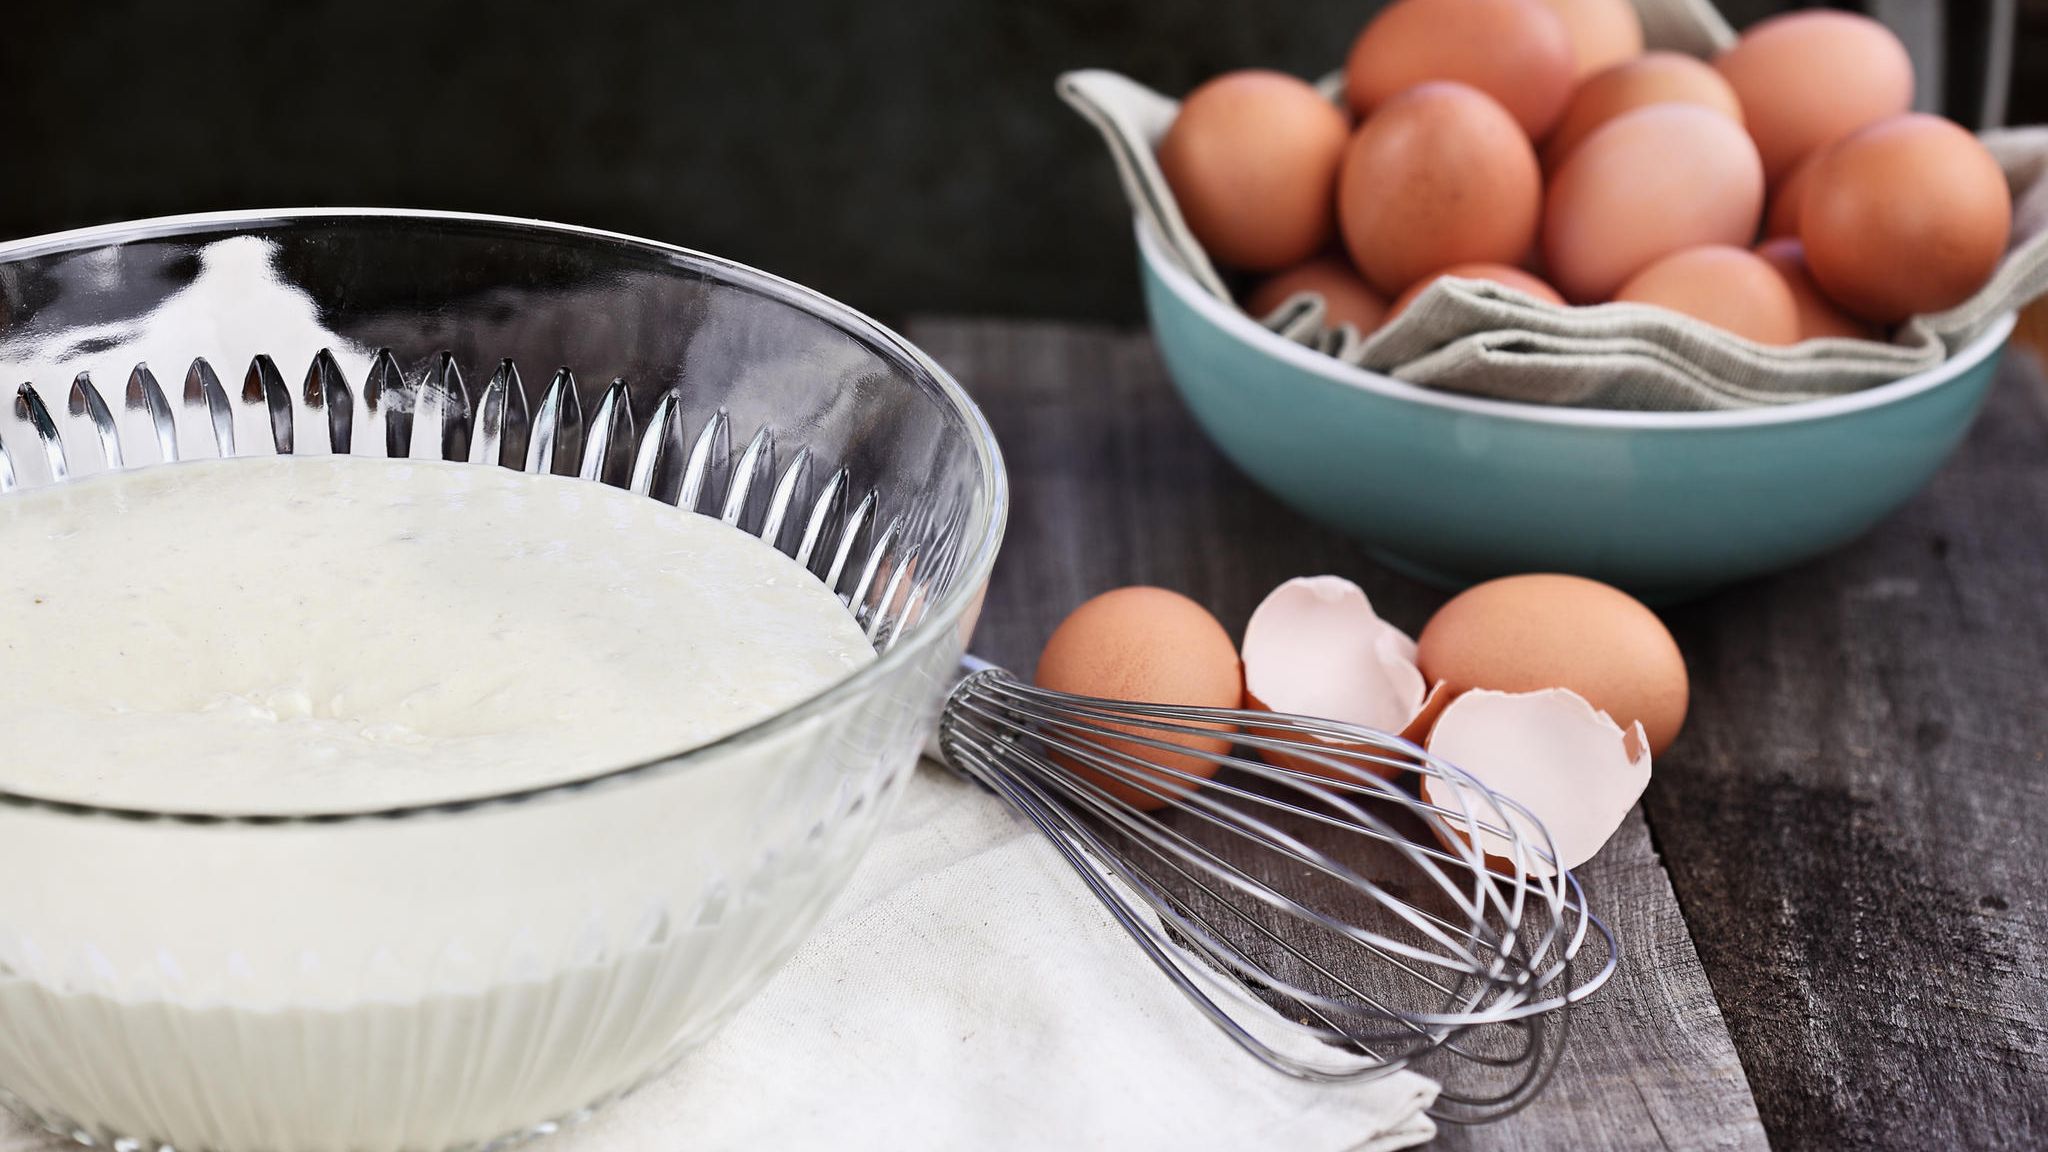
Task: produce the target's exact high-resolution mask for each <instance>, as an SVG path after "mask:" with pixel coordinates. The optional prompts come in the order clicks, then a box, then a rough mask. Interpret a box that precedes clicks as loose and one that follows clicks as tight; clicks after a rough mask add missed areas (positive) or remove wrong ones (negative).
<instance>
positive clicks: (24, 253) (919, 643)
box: [0, 207, 1010, 827]
mask: <svg viewBox="0 0 2048 1152" xmlns="http://www.w3.org/2000/svg"><path fill="white" fill-rule="evenodd" d="M330 219H331V220H339V221H346V220H351V219H359V220H363V219H375V220H399V221H415V222H420V223H429V224H430V223H435V222H446V223H451V224H458V225H481V226H483V227H484V228H485V229H487V230H488V229H501V230H506V231H510V232H515V233H527V234H535V233H537V234H540V235H543V236H550V235H551V236H556V237H580V238H583V239H588V240H597V241H602V242H604V243H607V244H612V245H618V246H622V247H626V248H629V249H638V250H640V251H642V252H644V253H651V254H655V255H659V256H662V257H665V258H667V259H670V260H679V261H681V262H682V263H684V264H686V265H689V266H692V267H695V268H698V269H701V270H706V271H709V272H712V273H713V274H714V278H715V279H719V280H721V281H724V282H727V283H733V284H738V285H741V286H743V287H747V288H751V289H753V290H755V291H758V292H760V293H761V294H763V295H765V296H768V297H770V298H772V299H774V300H776V301H777V302H779V303H781V304H783V305H785V306H788V307H791V308H794V309H796V310H798V311H800V312H803V313H805V314H807V315H810V316H812V317H814V318H816V319H819V320H822V321H824V322H825V323H827V324H830V325H832V326H833V327H835V328H837V329H839V330H841V331H843V332H846V333H848V334H850V335H853V336H856V337H859V338H862V339H865V340H867V341H869V342H871V343H873V344H875V345H877V346H879V347H881V348H883V349H885V350H886V351H887V352H888V353H890V354H892V355H893V356H895V357H898V358H900V359H901V361H903V362H904V363H906V364H907V365H908V366H909V367H911V368H912V369H914V370H916V371H917V372H921V373H922V374H923V375H924V376H925V378H926V380H927V381H928V382H929V383H930V384H931V385H932V386H933V389H934V390H935V392H936V396H935V399H936V400H938V401H939V402H940V403H941V404H942V405H943V406H945V407H947V408H949V409H950V410H951V412H952V413H953V415H954V416H955V417H956V418H958V419H959V420H960V421H961V423H962V424H963V425H964V427H965V429H966V431H967V434H968V438H969V440H970V441H971V447H972V451H973V453H974V460H975V464H976V465H977V467H978V470H979V472H980V474H981V482H982V494H981V497H980V498H979V499H978V500H977V501H976V505H977V507H976V508H975V509H974V510H973V511H974V513H975V516H976V519H978V520H979V521H980V522H981V523H980V530H979V531H978V532H975V533H973V535H972V536H971V537H970V539H969V541H968V544H967V547H968V551H967V552H966V557H967V562H966V563H965V564H963V565H962V566H961V568H960V570H959V574H958V576H957V578H956V581H955V583H954V586H953V587H952V588H951V589H949V590H948V591H947V592H946V594H945V596H944V597H942V598H941V599H940V600H939V602H938V603H937V604H936V605H935V606H934V608H933V610H932V612H931V613H930V614H928V615H927V616H926V617H925V618H924V619H923V620H921V621H919V622H918V624H917V626H916V627H915V628H913V629H912V630H911V632H910V634H909V635H907V636H906V637H905V638H904V641H903V642H902V643H900V644H897V645H895V646H893V647H891V648H890V649H889V650H888V651H887V652H884V653H882V654H881V655H880V656H879V657H878V658H877V659H876V660H875V661H874V663H872V664H869V665H867V666H866V667H864V668H861V669H860V670H859V671H856V672H855V673H853V675H851V676H848V677H846V678H845V679H842V680H839V681H837V682H835V683H833V684H831V685H829V686H827V687H826V688H824V689H822V690H821V691H819V692H817V693H814V694H813V695H811V696H808V697H806V698H805V699H803V700H800V701H798V702H797V703H795V704H793V705H790V706H789V707H787V708H784V709H782V710H781V711H779V712H776V713H775V714H773V715H771V716H768V717H765V718H763V719H761V720H757V721H755V722H754V723H752V724H749V725H747V726H746V727H744V728H741V729H739V730H738V731H735V732H731V733H728V734H726V735H725V736H722V737H720V738H718V739H716V740H713V741H711V742H709V743H706V744H698V745H693V746H691V747H689V748H686V749H683V750H681V751H679V752H674V753H670V754H668V755H664V756H659V757H656V758H653V759H650V760H642V761H637V762H635V763H631V764H625V765H621V766H619V767H615V768H606V769H602V770H600V771H597V772H591V773H586V774H584V775H582V776H577V777H573V778H570V779H567V780H560V781H555V782H553V783H549V784H542V785H534V786H530V787H526V788H519V789H513V790H509V791H504V792H494V793H489V794H485V795H478V796H471V797H461V798H455V799H448V800H437V801H430V802H425V803H416V804H403V805H395V806H390V807H384V808H372V809H337V810H334V811H322V812H310V813H291V812H275V813H273V812H258V813H236V812H200V811H181V810H158V809H151V808H129V807H121V806H117V805H105V804H90V803H85V802H82V801H73V800H60V799H56V798H53V797H45V796H37V795H34V794H31V793H25V792H17V791H13V790H11V789H7V788H0V808H15V809H32V810H37V811H41V812H46V813H52V814H56V815H60V816H69V817H81V818H98V819H111V820H118V821H124V822H132V823H162V824H180V825H198V826H208V825H238V826H256V827H272V826H305V825H333V824H348V823H360V822H366V821H380V822H388V821H395V820H405V819H413V818H418V817H427V816H452V815H457V814H461V813H465V812H470V811H475V810H478V809H486V808H498V807H504V806H508V805H515V804H524V803H527V802H530V801H534V800H539V799H543V798H548V797H557V796H563V795H568V794H571V793H576V792H582V791H587V790H590V789H594V788H598V787H606V786H613V785H617V784H620V783H623V782H626V781H629V780H637V779H640V778H642V777H647V776H655V775H667V774H669V773H670V772H679V771H683V770H685V769H687V768H689V767H691V766H693V765H697V764H701V763H704V762H706V761H710V760H715V759H717V758H719V757H722V756H724V755H727V754H730V753H732V752H733V751H735V750H738V749H743V748H746V747H748V746H750V745H754V744H758V743H760V742H762V741H764V740H766V739H768V738H770V737H773V736H775V735H776V734H778V733H780V732H782V731H784V730H786V729H788V728H791V727H794V726H796V725H798V724H801V723H803V722H805V721H806V720H809V719H811V718H813V717H816V716H818V715H820V714H822V713H825V712H828V711H830V710H831V709H833V708H834V707H836V706H837V705H839V704H840V703H841V702H843V701H845V700H847V699H849V698H851V697H854V696H857V695H859V694H861V693H862V692H864V691H866V690H867V689H869V688H870V687H872V686H874V685H876V684H877V683H879V682H881V681H884V680H886V679H888V678H889V677H890V676H891V675H892V674H893V673H895V672H896V671H897V670H898V669H900V668H902V667H903V666H904V665H905V664H907V663H909V662H910V661H911V660H912V659H914V658H915V657H916V656H918V655H919V654H920V653H922V652H924V651H925V650H926V649H928V648H929V647H930V646H931V645H933V644H935V643H937V642H938V638H939V637H941V636H945V635H950V634H952V633H953V632H954V631H955V630H956V629H957V628H958V627H959V622H960V618H961V617H962V616H963V615H964V614H965V613H966V611H967V609H968V606H969V605H970V604H972V603H974V602H975V601H976V600H978V599H979V598H980V597H981V595H982V593H983V590H984V588H985V587H986V585H987V582H988V577H989V574H990V573H991V572H992V571H993V570H994V568H995V560H996V553H997V551H998V550H999V549H1000V547H1001V545H1002V539H1003V530H1004V527H1005V525H1006V523H1007V522H1008V518H1009V510H1010V496H1009V479H1008V475H1007V472H1006V471H1005V469H1004V467H1003V458H1002V449H1001V448H1000V446H998V445H997V443H996V438H995V432H994V430H993V429H992V428H990V427H989V424H988V419H987V418H986V417H985V416H983V415H982V412H981V409H980V408H978V407H977V406H976V405H975V403H974V401H973V399H972V398H970V397H969V396H968V395H967V392H966V389H964V388H962V387H961V386H960V383H959V381H957V380H955V379H953V376H952V374H951V373H949V372H947V371H946V370H945V369H944V368H942V367H940V366H939V364H938V362H937V361H935V360H933V359H932V358H931V357H930V356H929V355H927V354H926V353H925V352H924V350H923V349H921V348H919V347H918V346H917V345H915V344H913V343H911V342H910V341H909V340H906V339H904V338H903V337H902V336H901V335H899V334H898V333H897V332H896V331H895V330H894V329H891V328H889V327H888V326H887V325H884V324H882V323H880V322H879V321H876V320H875V319H874V318H872V317H870V316H868V315H867V314H866V313H863V312H861V311H859V310H857V309H854V308H851V307H849V306H847V305H845V304H842V303H840V302H839V301H837V300H834V299H833V298H831V297H830V296H827V295H825V294H824V293H822V292H819V291H817V290H816V289H814V288H807V287H805V286H803V285H801V284H798V283H796V282H795V281H792V280H788V279H785V278H783V277H780V276H777V275H775V274H774V273H772V272H764V271H762V270H760V269H758V268H754V267H752V266H750V265H747V264H742V263H740V262H738V261H736V260H728V259H726V258H725V257H722V256H714V255H712V254H711V253H708V252H702V251H699V250H697V249H694V248H685V247H683V246H682V245H679V244H668V243H664V242H662V241H659V240H649V239H646V238H644V237H639V236H633V235H629V234H627V233H623V232H612V231H608V230H605V229H602V228H589V227H584V226H582V225H576V224H560V223H555V222H553V221H548V220H538V219H533V218H529V217H520V216H500V215H493V214H489V213H478V212H452V211H441V210H433V209H408V208H345V207H344V208H267V209H242V210H232V211H222V212H194V213H186V214H182V215H175V216H157V217H151V218H147V219H141V220H126V221H120V222H117V223H111V224H100V225H95V226H92V227H89V228H74V229H70V230H67V231H63V232H51V233H46V234H44V235H40V236H29V237H24V238H22V239H19V240H10V241H6V242H0V264H8V263H13V262H15V261H19V260H23V259H29V258H34V257H38V256H48V255H56V254H60V253H64V252H76V251H84V250H87V249H91V248H100V247H109V246H112V245H115V244H123V243H128V242H131V241H137V240H151V239H161V238H169V237H175V236H180V235H185V234H189V233H193V232H201V231H208V230H214V229H221V228H227V229H237V230H255V229H260V228H262V227H264V226H266V225H296V224H306V223H316V222H319V221H321V220H330ZM972 523H973V522H972V521H970V525H971V524H972Z"/></svg>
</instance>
